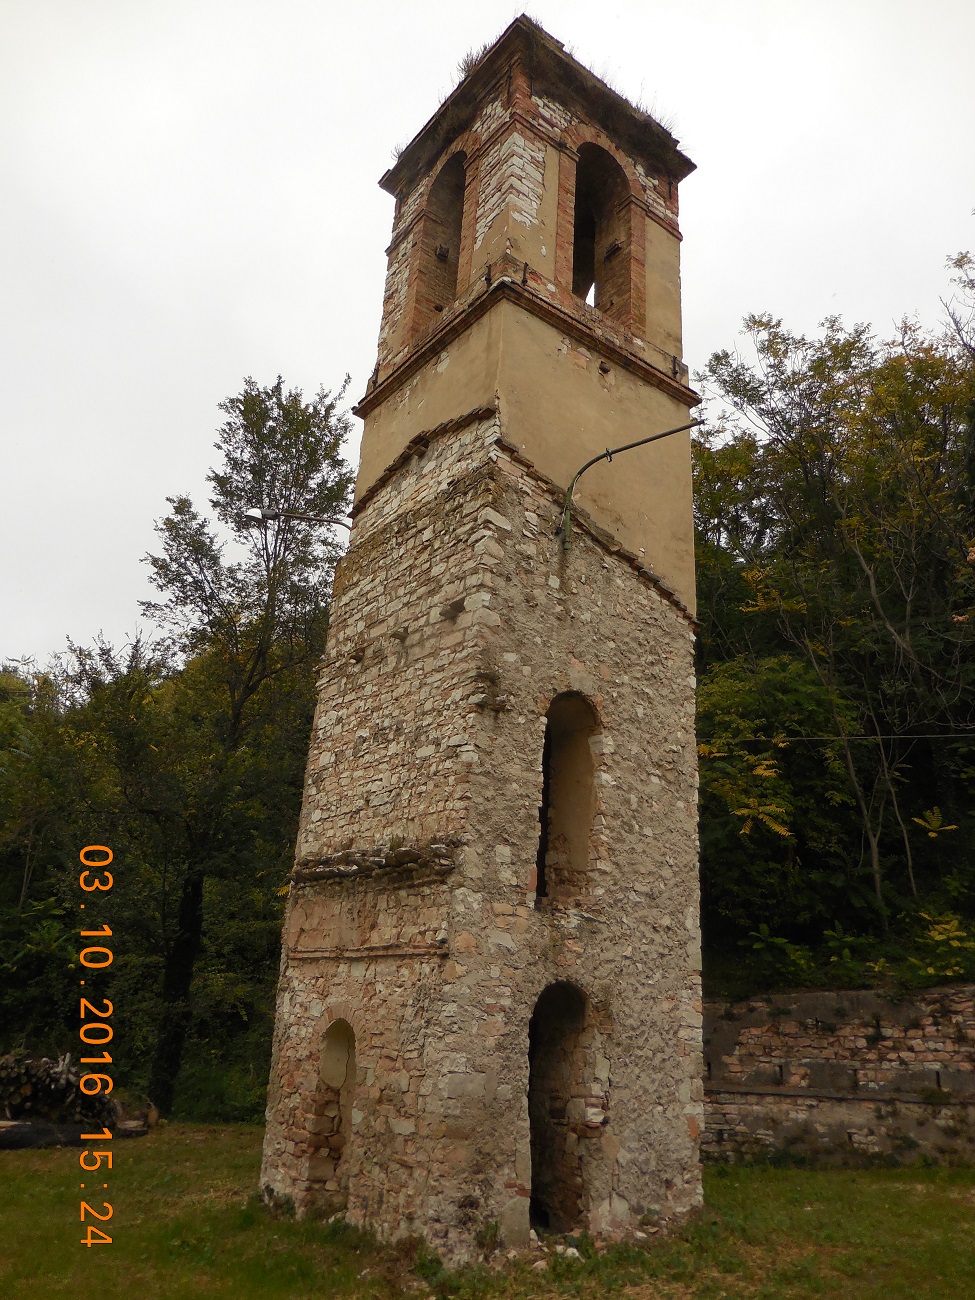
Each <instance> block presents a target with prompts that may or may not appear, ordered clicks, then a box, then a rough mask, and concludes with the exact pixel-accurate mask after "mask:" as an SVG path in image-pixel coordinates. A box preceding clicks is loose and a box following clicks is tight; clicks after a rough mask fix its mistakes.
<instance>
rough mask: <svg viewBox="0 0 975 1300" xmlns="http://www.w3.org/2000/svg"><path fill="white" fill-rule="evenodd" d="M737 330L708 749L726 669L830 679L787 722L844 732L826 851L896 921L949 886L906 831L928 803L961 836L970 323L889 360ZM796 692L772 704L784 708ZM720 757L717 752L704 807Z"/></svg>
mask: <svg viewBox="0 0 975 1300" xmlns="http://www.w3.org/2000/svg"><path fill="white" fill-rule="evenodd" d="M959 269H960V270H963V269H964V268H962V267H959ZM746 334H747V336H748V338H749V341H750V342H751V344H752V345H753V348H754V360H753V361H746V360H743V359H742V358H741V357H740V356H738V355H735V354H732V353H730V352H727V351H726V352H720V353H716V354H715V355H714V356H713V357H712V358H711V360H710V362H709V364H708V367H707V370H706V374H705V376H704V377H705V379H706V381H707V383H708V384H709V385H710V387H711V389H712V391H713V392H716V394H717V396H718V397H719V399H720V400H722V401H723V402H724V403H725V404H726V410H727V408H730V411H729V412H728V413H726V414H725V415H724V417H723V419H722V421H721V422H719V424H718V425H717V427H712V429H711V430H710V432H709V433H707V434H706V435H705V436H704V437H703V438H702V439H701V440H699V442H698V446H697V448H696V453H695V458H696V473H697V478H698V489H699V490H698V498H697V511H698V560H699V566H700V578H701V592H702V602H701V608H702V615H703V618H704V620H705V628H704V630H703V636H702V656H701V669H702V674H703V685H702V704H703V706H704V712H702V722H703V723H704V727H703V738H704V739H705V741H706V742H707V743H708V744H710V738H709V736H708V726H709V725H710V724H709V721H708V717H707V711H706V710H707V706H708V705H707V702H708V700H709V699H710V698H711V697H712V696H713V693H714V688H715V687H716V685H717V684H718V682H719V681H720V678H721V675H722V674H724V675H727V672H728V664H729V663H732V662H734V661H740V662H741V663H742V664H743V665H746V666H747V667H748V671H750V672H752V673H755V672H759V673H762V674H767V672H768V666H769V665H771V664H775V665H778V667H777V668H776V673H777V674H778V678H779V682H780V684H781V683H782V682H783V681H784V678H783V675H782V671H781V665H782V662H783V660H782V658H781V657H782V656H785V662H789V661H790V660H791V662H792V664H793V667H792V669H791V671H790V674H789V675H790V676H791V677H792V679H793V682H794V685H795V686H796V687H798V686H799V684H800V683H801V682H803V681H807V680H814V681H815V682H816V683H818V685H817V691H818V698H819V701H820V704H821V706H822V707H820V708H819V709H818V711H817V710H813V711H812V712H809V711H808V710H805V709H804V710H803V711H802V712H801V713H794V716H793V718H792V720H791V725H792V726H794V727H796V728H797V730H796V731H793V732H791V733H788V734H792V735H796V734H811V733H810V732H808V731H806V730H805V727H806V726H809V725H812V726H814V727H815V728H816V730H817V731H818V732H820V733H822V734H826V735H828V736H830V737H833V738H835V740H834V742H833V744H832V745H831V748H830V753H831V754H832V755H833V756H834V757H835V759H836V760H837V761H838V762H839V763H840V765H841V767H842V769H843V770H844V771H845V777H846V779H845V782H844V783H843V784H844V786H845V789H844V790H843V798H842V799H839V800H838V801H837V802H836V804H835V805H834V814H835V819H836V822H837V828H836V829H837V834H836V835H835V836H834V837H833V840H834V845H835V847H836V848H837V849H839V850H840V851H841V852H840V857H841V858H846V859H848V860H851V861H852V862H853V863H854V864H856V863H857V862H858V861H862V860H863V859H864V858H866V868H867V872H868V878H869V881H870V888H871V893H872V895H873V902H874V908H875V920H876V921H877V922H878V923H879V924H880V925H881V926H884V925H886V924H887V923H888V918H889V917H890V915H891V914H892V913H898V912H899V911H901V910H902V909H903V908H904V907H907V908H908V909H910V908H911V907H912V906H916V904H915V903H914V901H913V900H916V899H918V898H919V897H920V895H921V894H922V893H923V892H924V891H925V890H927V891H931V890H935V891H937V890H938V889H941V888H946V887H947V879H948V877H949V876H950V875H951V871H950V870H948V871H946V870H945V867H946V862H945V859H944V858H943V857H942V858H941V859H940V860H939V859H937V858H936V856H935V855H933V854H932V853H930V852H928V851H927V849H926V848H925V847H924V846H923V845H921V846H920V856H919V850H918V845H917V837H916V834H915V832H914V830H913V829H912V828H913V826H914V824H915V822H914V820H913V819H916V818H917V817H918V816H920V815H921V814H922V813H923V811H924V810H925V809H931V808H932V807H937V808H943V809H944V810H945V818H946V821H948V822H950V823H953V824H959V825H960V824H962V823H963V822H964V821H965V819H966V818H967V824H968V825H969V827H970V826H971V804H972V799H971V796H972V788H971V767H972V764H971V752H972V745H973V743H975V617H973V614H975V568H973V563H972V561H973V559H975V551H973V542H975V509H973V506H975V473H973V469H975V364H973V356H972V354H971V352H970V350H969V349H968V347H967V344H966V336H965V321H964V320H963V319H962V317H961V316H960V315H957V319H956V320H955V328H954V330H953V331H952V332H951V333H950V334H946V335H945V336H943V337H940V338H937V337H935V338H931V337H927V336H925V335H923V334H922V333H921V331H920V330H919V329H918V328H917V327H916V326H914V325H912V324H910V323H905V325H903V326H902V328H901V331H900V335H899V337H898V338H897V339H895V340H893V341H891V342H889V343H886V344H882V343H878V342H877V340H876V339H874V338H873V337H872V336H871V335H870V333H869V331H868V330H866V329H865V328H864V327H862V326H857V327H854V328H853V329H845V328H844V327H843V326H842V324H841V322H840V321H839V320H838V319H835V318H834V319H831V320H828V321H826V322H825V323H824V327H823V334H822V336H821V337H820V338H817V339H807V338H804V337H802V336H799V335H795V334H792V333H791V332H790V331H788V330H787V329H785V328H784V327H783V325H782V323H781V322H780V321H777V320H773V319H772V318H771V317H767V316H756V317H751V318H749V319H748V320H747V321H746ZM738 671H744V669H739V670H738ZM746 675H747V674H746ZM810 675H811V677H810ZM789 693H790V692H784V693H783V692H781V691H780V692H779V695H780V699H779V701H778V707H779V712H780V714H781V712H782V710H783V708H784V707H786V701H787V699H788V695H789ZM792 693H793V694H794V692H792ZM748 698H749V697H748V692H747V691H743V692H742V693H741V696H740V699H741V702H742V709H743V717H746V716H748V714H749V710H753V705H749V704H748ZM824 709H825V715H824V713H823V710H824ZM724 725H725V726H726V727H727V722H725V724H724ZM783 730H784V729H783ZM969 735H970V736H971V737H972V739H971V740H966V737H967V736H969ZM712 748H714V747H713V746H712ZM721 761H722V762H725V763H727V758H723V759H722V760H721ZM717 763H718V759H717V757H716V754H711V753H708V752H706V753H705V755H704V760H703V765H704V782H703V784H704V788H705V791H706V792H707V791H708V790H709V789H710V790H711V792H712V795H713V794H714V793H715V792H716V789H717V784H720V779H721V777H720V774H719V772H718V768H717V766H716V764H717ZM716 783H717V784H716ZM766 784H767V783H766ZM815 784H816V782H815V779H814V780H813V782H812V785H811V786H810V789H812V788H815ZM729 788H730V787H729ZM756 797H757V796H756ZM779 802H780V803H782V804H783V806H784V801H783V800H782V799H780V800H779ZM740 806H741V807H743V808H744V807H746V806H747V805H746V803H745V802H742V803H741V804H740ZM850 811H852V812H854V813H855V819H854V820H852V821H851V820H850V818H849V812H850ZM813 821H814V819H811V813H810V812H807V813H805V814H804V813H801V812H800V813H799V814H798V815H796V814H795V813H794V814H793V819H792V821H791V822H789V830H790V834H791V835H793V837H794V839H795V844H796V851H797V853H800V845H801V841H802V839H803V838H805V840H806V847H805V850H803V851H801V855H800V860H799V869H800V872H801V873H802V874H803V875H804V876H805V877H806V878H807V879H808V880H812V879H814V877H815V876H816V874H817V872H819V873H821V872H822V870H823V868H824V866H825V860H826V858H828V856H829V855H828V854H825V855H824V852H823V850H822V848H821V847H820V848H816V847H815V837H811V836H810V835H809V834H807V833H806V832H808V831H809V830H810V829H811V828H812V826H813ZM844 823H846V824H845V825H844ZM761 824H762V823H761V820H760V819H759V820H758V821H757V822H756V821H755V820H754V819H753V822H752V825H753V826H755V825H759V826H760V825H761ZM765 830H766V831H767V830H768V827H767V826H766V827H765ZM707 833H709V832H707ZM707 833H706V840H707ZM780 838H781V837H780ZM959 838H960V837H959ZM861 840H862V844H863V846H864V849H863V850H861V849H860V847H859V844H858V842H859V841H861ZM744 852H745V856H748V849H747V846H746V848H745V850H744ZM753 852H754V853H757V852H759V848H758V841H757V840H756V841H755V845H754V849H753ZM739 856H740V855H739ZM965 861H966V865H965V867H964V871H965V872H969V873H973V874H975V861H972V859H971V855H968V857H967V858H966V859H965ZM918 869H920V870H921V872H922V875H923V877H924V879H921V880H919V879H918ZM953 869H956V868H953ZM708 872H717V874H718V877H719V878H722V879H723V880H724V882H725V885H726V886H727V888H726V890H725V896H726V897H737V898H738V902H739V904H740V905H742V906H744V905H745V900H746V899H747V897H748V896H749V890H748V887H747V875H745V876H740V877H739V880H738V883H741V884H744V885H745V886H746V887H745V889H744V891H743V892H742V893H740V894H737V895H736V892H735V883H736V882H735V880H729V879H728V875H729V872H728V869H727V860H725V861H724V862H722V863H718V861H717V860H712V862H711V863H709V862H708V861H707V855H706V857H705V875H706V877H707V874H708ZM732 874H734V873H732ZM827 874H829V873H827ZM846 874H847V877H848V880H847V886H846V888H847V891H848V894H847V896H848V900H849V901H848V905H847V915H846V916H844V921H846V920H848V919H849V918H850V916H852V917H853V919H854V920H857V919H859V922H860V923H861V924H862V923H863V922H864V920H865V917H864V915H863V912H862V901H863V898H864V894H863V891H862V890H861V889H860V888H859V887H858V885H857V882H856V880H855V879H854V878H852V877H850V873H849V872H846ZM856 874H857V873H856V871H854V872H853V877H855V876H856ZM752 897H753V898H754V897H755V895H754V894H753V895H752ZM827 898H828V894H824V895H822V896H821V897H820V900H819V902H820V907H821V906H823V905H828V904H827ZM756 901H757V900H756ZM833 905H834V906H837V907H839V906H842V902H841V900H840V899H837V898H836V897H835V895H834V899H833ZM814 911H815V909H814Z"/></svg>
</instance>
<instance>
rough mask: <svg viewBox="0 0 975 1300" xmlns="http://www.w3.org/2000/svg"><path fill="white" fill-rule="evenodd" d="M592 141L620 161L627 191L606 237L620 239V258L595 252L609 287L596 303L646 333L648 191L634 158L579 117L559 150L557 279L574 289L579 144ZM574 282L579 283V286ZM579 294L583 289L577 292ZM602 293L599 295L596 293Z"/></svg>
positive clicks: (610, 315)
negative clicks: (610, 262) (611, 260)
mask: <svg viewBox="0 0 975 1300" xmlns="http://www.w3.org/2000/svg"><path fill="white" fill-rule="evenodd" d="M586 145H592V146H594V147H595V148H597V149H600V150H602V151H603V153H604V154H606V155H607V157H608V158H610V159H612V161H613V162H614V163H616V165H617V166H618V167H619V169H620V172H621V174H622V177H623V181H624V184H625V186H626V189H627V190H628V193H627V194H626V195H625V196H624V198H623V200H622V202H620V203H617V204H616V205H615V211H614V213H613V218H612V220H613V225H614V229H613V230H612V231H608V230H607V238H606V239H605V240H604V242H606V243H607V244H608V245H609V246H610V247H611V246H612V244H614V243H618V244H619V245H620V251H619V253H617V254H616V255H615V256H616V258H617V259H619V258H622V260H617V261H616V262H615V264H614V265H612V266H610V267H609V268H608V269H607V268H606V266H605V262H604V260H603V255H604V252H605V250H600V251H599V252H598V253H596V254H595V255H594V256H595V260H596V262H597V263H598V266H599V271H600V272H603V271H605V272H606V273H605V275H604V276H602V275H600V276H596V277H595V278H596V279H597V283H599V281H600V280H601V279H604V280H605V284H604V285H601V286H600V287H602V288H603V289H604V291H605V298H606V301H605V302H604V303H603V304H602V305H600V303H599V302H598V301H597V307H598V308H599V309H600V311H602V312H603V313H604V314H605V315H606V316H607V317H608V318H609V319H610V320H613V321H614V322H615V323H616V324H617V325H620V326H622V328H623V329H625V330H628V331H630V332H632V333H634V334H636V335H638V336H640V337H643V336H644V335H645V333H646V221H645V204H646V196H645V194H644V190H643V185H642V183H641V181H640V177H639V174H638V173H637V170H636V166H635V164H634V163H633V160H632V159H631V158H629V157H628V156H627V155H626V154H625V153H623V152H622V151H621V150H620V149H619V148H618V147H617V145H615V144H614V143H613V141H612V140H610V139H608V137H607V136H606V135H604V133H603V132H602V131H600V130H599V129H598V127H594V126H591V125H590V124H589V123H585V122H578V123H575V124H574V125H573V126H570V127H568V128H567V129H566V130H565V131H564V132H563V135H562V141H561V151H560V156H559V211H558V222H557V227H556V254H555V257H556V280H557V282H558V284H559V285H560V287H561V288H563V289H564V290H566V291H569V292H572V291H573V289H574V283H573V282H574V279H577V277H576V275H575V274H574V262H575V245H576V225H575V220H576V189H577V171H578V167H579V155H580V150H582V149H584V148H585V146H586ZM575 287H576V288H577V287H578V285H576V286H575ZM578 296H581V295H578ZM597 296H598V295H597Z"/></svg>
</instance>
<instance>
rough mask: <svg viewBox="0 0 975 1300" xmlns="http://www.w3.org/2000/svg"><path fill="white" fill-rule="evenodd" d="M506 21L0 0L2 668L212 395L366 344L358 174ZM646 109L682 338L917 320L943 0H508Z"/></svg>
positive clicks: (935, 205)
mask: <svg viewBox="0 0 975 1300" xmlns="http://www.w3.org/2000/svg"><path fill="white" fill-rule="evenodd" d="M519 12H521V6H518V5H511V4H507V3H502V2H501V0H479V3H478V4H477V5H469V6H468V5H464V4H443V3H436V4H434V3H431V2H430V0H410V3H403V2H402V0H400V2H399V3H388V2H387V0H358V2H357V3H355V4H349V3H341V4H339V3H332V0H274V2H273V3H271V2H270V0H151V2H150V0H0V184H2V187H3V192H2V202H0V239H2V251H0V368H2V371H3V374H2V379H3V387H2V403H0V437H2V448H0V467H2V475H3V493H2V499H0V505H2V514H0V529H2V541H3V556H4V563H3V565H2V570H0V573H2V578H0V657H4V656H6V657H12V658H20V657H21V656H24V655H34V656H37V657H38V658H39V659H40V660H41V661H44V660H45V659H47V657H48V656H49V655H50V654H51V653H52V652H53V651H56V650H59V649H62V648H63V647H64V641H65V637H66V636H71V637H72V639H73V640H75V641H80V642H86V641H89V640H90V639H91V638H92V637H93V636H94V635H95V634H96V633H98V632H99V631H103V632H104V633H105V635H106V636H108V637H109V639H111V640H115V641H117V642H122V641H124V640H125V639H126V636H127V634H131V633H132V632H133V631H134V630H135V629H136V627H137V626H138V622H139V620H138V610H137V601H138V600H139V599H140V598H144V597H146V596H148V595H149V594H150V592H149V589H148V586H147V583H146V569H145V566H144V565H141V564H140V562H139V561H140V557H141V556H142V555H143V554H145V552H146V551H147V550H149V549H151V548H152V547H153V545H154V535H153V521H154V520H155V519H157V518H159V517H160V516H161V515H162V514H164V513H165V509H166V506H165V497H166V496H167V495H172V494H175V493H178V492H186V491H188V492H190V493H191V494H193V495H194V496H196V497H197V498H198V499H199V501H200V502H201V503H202V502H203V500H204V499H205V497H204V486H203V476H204V474H205V472H206V469H207V467H208V466H209V464H210V463H211V452H212V443H213V437H214V432H215V430H216V427H217V425H218V424H219V422H220V416H219V412H218V411H217V410H216V404H217V403H218V402H219V401H220V400H221V399H222V398H224V397H225V396H227V395H230V394H233V393H236V392H237V391H238V390H239V388H240V386H241V381H242V379H243V377H244V376H245V375H252V376H253V377H254V378H255V379H256V380H257V381H258V382H259V383H261V384H266V383H270V382H271V381H272V380H273V379H274V377H275V375H277V374H278V373H279V372H280V373H281V374H282V375H283V376H284V378H285V381H286V383H287V384H288V385H289V386H293V387H300V388H302V389H304V390H305V391H310V390H314V389H316V388H317V387H318V385H319V384H324V385H325V386H326V387H328V388H334V387H336V386H337V385H339V384H340V383H341V381H342V376H343V375H344V374H345V373H346V372H347V371H348V372H349V373H350V375H351V377H352V382H351V385H350V395H351V396H352V397H358V396H359V395H360V394H361V393H362V391H363V388H364V385H365V381H366V378H367V377H368V375H369V373H370V371H371V370H372V366H373V363H374V359H375V343H376V335H377V331H378V326H379V314H380V307H381V302H382V287H383V277H384V273H385V256H384V251H383V250H384V249H385V247H386V245H387V243H388V239H389V233H390V227H391V223H392V199H391V198H389V197H388V196H387V195H386V194H384V193H383V192H382V191H380V190H379V189H378V187H377V184H376V182H377V181H378V179H379V177H380V176H381V175H382V173H383V172H384V171H385V170H386V169H387V167H388V166H389V165H390V163H391V161H392V151H393V149H394V147H395V146H396V145H402V144H404V143H406V142H407V141H408V140H410V139H411V138H412V136H413V135H414V134H415V133H416V132H417V131H418V130H419V128H420V127H421V126H422V125H423V123H424V122H425V121H426V119H427V118H428V117H429V116H430V114H431V113H432V112H433V111H434V110H435V109H436V107H437V105H438V104H439V102H440V101H441V99H442V98H443V97H444V96H445V95H446V94H447V93H448V92H449V91H450V90H451V88H452V86H453V85H454V82H455V80H456V72H455V69H456V64H457V62H458V60H459V59H460V58H461V57H462V56H463V55H464V53H465V52H466V51H467V50H468V49H470V48H471V47H473V46H480V45H481V44H483V43H484V42H485V41H486V40H489V39H493V38H494V37H495V36H497V35H498V34H499V33H500V32H501V30H503V28H504V27H505V26H506V25H507V24H508V22H509V21H510V20H511V19H512V18H513V17H514V16H515V15H516V14H517V13H519ZM531 12H532V15H533V16H534V17H535V18H536V19H537V20H538V21H540V22H541V23H542V24H543V25H544V26H545V27H546V28H547V29H548V30H549V31H550V32H551V33H552V35H553V36H555V37H556V38H557V39H559V40H561V41H563V42H565V43H566V44H567V45H569V46H571V48H572V51H573V53H574V54H575V55H576V57H577V58H579V59H581V60H582V61H583V62H585V63H587V64H588V65H589V66H590V67H591V68H593V69H594V71H596V72H597V73H598V74H599V75H600V76H603V77H606V78H607V79H609V80H611V81H612V83H613V84H614V86H615V87H616V88H617V89H618V90H620V91H621V92H622V93H624V94H626V95H628V96H629V97H630V98H639V99H641V100H643V101H644V102H645V103H646V104H648V105H649V106H651V107H652V109H653V110H654V111H655V112H656V113H657V114H658V116H662V117H663V118H664V119H665V121H666V122H667V124H668V125H670V126H671V129H672V130H673V132H674V134H675V135H676V136H677V137H678V138H679V139H680V141H681V147H682V148H683V149H684V151H685V152H686V153H688V154H689V155H690V156H691V157H692V158H693V159H694V161H695V162H696V163H697V164H698V171H696V172H695V173H694V174H693V175H692V176H691V177H689V179H688V180H687V181H685V182H684V184H683V186H682V188H681V225H682V229H683V233H684V244H683V285H684V319H685V356H686V359H687V360H688V362H689V364H690V366H691V368H692V370H693V369H694V368H696V367H699V366H701V365H702V364H703V362H704V361H705V360H706V358H707V356H708V355H709V354H710V352H712V351H713V350H715V349H716V348H720V347H728V346H732V345H733V344H734V342H735V336H736V332H737V330H738V328H739V326H740V322H741V318H742V316H744V315H745V313H747V312H751V311H771V312H773V313H774V314H776V315H779V316H782V317H784V318H785V320H786V321H787V322H788V323H789V324H790V325H792V326H793V327H794V328H796V329H800V330H805V331H811V330H814V329H815V327H816V324H817V322H818V321H819V320H821V319H822V318H823V317H824V316H826V315H828V314H831V313H835V312H839V313H842V315H843V316H844V317H845V319H846V320H848V321H849V322H851V323H852V322H853V321H858V320H865V321H870V322H872V323H873V324H874V325H875V327H876V328H877V330H878V331H879V332H880V333H881V334H886V333H889V332H890V331H891V330H892V327H893V325H894V322H895V321H896V320H898V319H899V318H900V317H901V316H903V315H904V314H905V313H912V314H914V313H916V314H917V315H918V316H919V317H920V318H921V320H922V321H923V322H925V323H928V324H934V323H936V322H937V321H938V319H939V316H940V312H941V307H940V303H939V299H940V298H941V297H942V296H944V295H946V294H947V293H948V291H949V287H948V275H947V273H946V271H945V270H944V263H945V258H946V257H947V256H948V255H949V254H952V253H955V252H958V251H959V250H960V249H963V248H970V249H972V250H973V251H975V220H973V218H972V215H971V213H972V209H973V207H975V184H973V180H975V147H973V143H972V135H973V127H975V72H973V65H972V56H973V49H975V2H973V0H927V3H924V4H919V3H917V0H801V2H800V0H680V3H673V0H669V2H668V3H666V4H664V3H660V4H657V3H653V2H652V0H617V2H616V3H614V0H604V3H601V4H596V3H593V0H586V2H585V3H582V2H578V0H551V2H549V0H536V3H535V4H534V5H533V7H532V9H531Z"/></svg>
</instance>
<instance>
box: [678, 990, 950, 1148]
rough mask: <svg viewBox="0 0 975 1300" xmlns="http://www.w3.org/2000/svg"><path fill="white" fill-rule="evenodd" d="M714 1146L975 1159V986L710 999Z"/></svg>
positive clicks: (708, 1069) (708, 1115) (708, 1131)
mask: <svg viewBox="0 0 975 1300" xmlns="http://www.w3.org/2000/svg"><path fill="white" fill-rule="evenodd" d="M704 1041H705V1076H706V1083H705V1088H706V1105H705V1133H704V1137H703V1141H702V1154H703V1156H704V1158H705V1159H709V1160H717V1161H728V1162H736V1161H741V1160H751V1159H756V1158H763V1157H768V1156H774V1155H779V1156H783V1155H788V1154H791V1155H793V1156H796V1157H804V1158H810V1159H814V1160H815V1161H817V1163H830V1164H849V1163H857V1162H860V1161H862V1160H865V1159H873V1158H878V1157H883V1158H886V1159H894V1160H903V1161H909V1160H912V1159H916V1158H918V1157H919V1156H924V1157H927V1158H929V1159H934V1160H939V1161H946V1160H975V986H972V985H956V986H955V987H952V988H944V989H925V990H924V991H923V992H920V993H915V994H911V995H907V996H902V997H893V996H891V995H888V994H883V993H875V992H865V991H857V992H826V993H792V994H784V995H779V996H768V997H762V998H753V999H751V1000H750V1001H748V1002H741V1003H718V1002H709V1003H707V1004H706V1005H705V1016H704Z"/></svg>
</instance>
